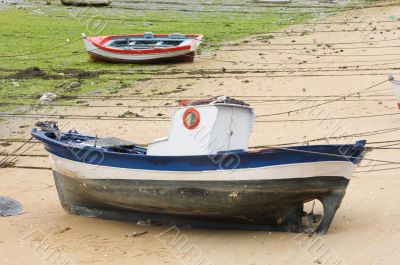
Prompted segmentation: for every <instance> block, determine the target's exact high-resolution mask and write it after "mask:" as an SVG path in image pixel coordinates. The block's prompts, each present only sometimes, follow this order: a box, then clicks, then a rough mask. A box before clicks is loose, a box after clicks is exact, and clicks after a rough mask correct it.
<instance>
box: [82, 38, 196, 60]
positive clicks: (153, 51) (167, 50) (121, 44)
mask: <svg viewBox="0 0 400 265" xmlns="http://www.w3.org/2000/svg"><path fill="white" fill-rule="evenodd" d="M82 37H83V41H84V42H85V46H86V50H87V52H88V53H89V54H90V57H91V58H92V59H93V60H95V61H98V60H101V61H110V62H117V63H151V62H172V61H173V62H175V61H184V62H193V60H194V56H195V51H196V50H197V49H198V47H199V45H200V44H201V42H202V40H203V35H199V34H179V33H173V34H169V35H168V34H153V33H151V32H146V33H144V34H132V35H114V36H97V37H87V36H86V35H85V34H84V33H83V34H82Z"/></svg>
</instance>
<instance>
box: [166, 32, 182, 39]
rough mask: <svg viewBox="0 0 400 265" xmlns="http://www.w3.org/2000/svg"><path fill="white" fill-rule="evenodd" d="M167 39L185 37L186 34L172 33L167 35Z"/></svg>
mask: <svg viewBox="0 0 400 265" xmlns="http://www.w3.org/2000/svg"><path fill="white" fill-rule="evenodd" d="M168 38H169V39H186V36H185V35H184V34H180V33H172V34H169V35H168Z"/></svg>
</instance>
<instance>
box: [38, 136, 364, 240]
mask: <svg viewBox="0 0 400 265" xmlns="http://www.w3.org/2000/svg"><path fill="white" fill-rule="evenodd" d="M32 134H33V136H34V137H36V138H37V139H39V140H40V141H42V142H43V143H44V146H45V148H46V150H47V151H48V152H49V154H50V158H51V162H52V168H53V174H54V179H55V182H56V186H57V190H58V194H59V197H60V200H61V203H62V205H63V207H64V209H66V210H67V212H70V213H73V214H80V215H86V216H96V217H100V218H110V219H122V220H144V219H151V220H152V221H154V222H156V223H168V224H170V223H174V224H179V225H183V224H186V225H192V226H200V227H214V228H236V227H238V228H246V229H267V230H279V231H292V232H300V231H301V230H302V225H301V221H302V220H301V219H302V217H303V204H304V203H305V202H308V201H310V200H314V199H318V200H320V201H321V202H322V204H323V206H324V217H323V219H322V221H321V223H320V225H319V227H318V228H317V232H319V233H325V232H326V231H327V230H328V228H329V225H330V223H331V222H332V220H333V217H334V214H335V212H336V210H337V208H339V206H340V203H341V201H342V198H343V196H344V194H345V192H346V188H347V185H348V183H349V179H350V176H351V174H352V172H353V170H354V168H355V166H356V164H357V163H358V162H359V161H360V160H361V159H362V156H363V154H364V145H365V142H360V143H358V144H355V145H344V146H335V145H321V146H303V147H292V148H293V149H294V150H300V151H295V152H293V151H288V150H277V149H267V150H262V151H258V152H237V153H224V154H219V155H215V156H213V157H211V156H182V157H179V156H178V157H165V156H159V157H157V156H147V155H143V154H121V153H116V152H111V151H107V150H101V151H100V150H99V149H100V148H98V147H89V146H84V147H82V146H80V145H77V144H71V143H70V142H68V141H65V142H62V141H59V140H56V139H54V137H53V138H52V137H51V135H50V134H49V133H47V132H43V131H36V130H34V131H33V132H32ZM76 137H78V136H76ZM79 137H83V136H79ZM307 150H308V151H309V152H303V151H307ZM320 153H326V154H331V155H326V156H323V155H322V156H321V155H320ZM341 154H343V155H341ZM346 157H350V158H346ZM228 158H232V159H230V161H232V160H233V162H232V163H230V164H229V165H227V166H222V164H221V162H220V163H218V161H222V160H226V159H228Z"/></svg>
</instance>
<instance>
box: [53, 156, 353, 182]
mask: <svg viewBox="0 0 400 265" xmlns="http://www.w3.org/2000/svg"><path fill="white" fill-rule="evenodd" d="M50 159H51V162H52V166H53V170H55V171H57V172H59V173H61V174H63V175H66V176H69V177H75V178H84V179H115V180H116V179H125V180H160V181H161V180H168V181H245V180H276V179H296V178H312V177H325V176H326V177H329V176H331V177H344V178H347V179H349V178H350V176H351V174H352V172H353V170H354V168H355V167H356V166H355V165H354V164H353V163H351V162H347V161H326V162H312V163H297V164H284V165H277V166H267V167H259V168H250V169H247V168H246V169H244V168H242V169H234V170H213V171H160V170H142V169H128V168H117V167H109V166H96V165H91V164H85V163H81V162H76V161H73V160H69V159H65V158H61V157H59V156H56V155H54V154H50Z"/></svg>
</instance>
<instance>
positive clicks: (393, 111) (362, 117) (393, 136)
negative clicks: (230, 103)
mask: <svg viewBox="0 0 400 265" xmlns="http://www.w3.org/2000/svg"><path fill="white" fill-rule="evenodd" d="M399 18H400V6H388V7H376V8H366V9H361V10H356V11H346V12H339V13H338V14H336V15H334V16H330V17H327V18H324V19H318V20H314V21H312V22H310V23H309V24H302V25H295V26H290V27H288V28H285V29H283V30H279V32H275V33H271V34H266V35H257V36H251V37H248V38H245V39H241V40H238V41H232V42H228V43H225V44H224V45H221V46H220V47H219V48H218V49H217V50H213V51H205V52H203V53H202V54H201V55H199V56H198V57H197V58H196V59H195V62H194V63H191V64H175V65H172V66H166V67H165V68H164V69H162V70H160V69H159V68H158V70H157V71H161V72H160V73H158V74H157V73H156V74H154V75H152V77H151V78H150V79H149V80H145V81H140V82H137V83H136V84H135V86H134V87H128V88H125V89H122V90H119V91H118V92H117V94H113V95H112V96H111V97H108V98H98V99H95V98H94V99H93V98H90V99H89V98H85V97H82V99H81V100H83V101H86V102H85V103H86V104H89V105H91V106H100V107H85V106H71V107H65V106H58V107H57V106H54V107H43V108H41V109H39V110H36V112H37V113H39V114H49V113H52V114H54V115H63V116H65V117H64V119H57V118H52V120H58V121H59V123H60V127H61V128H62V129H65V130H67V129H76V130H78V131H79V132H82V133H89V134H98V135H102V136H115V137H119V138H123V139H127V140H131V141H133V142H136V143H140V144H146V143H149V142H151V141H152V140H153V139H155V138H159V137H163V136H165V135H167V132H168V127H169V117H170V116H171V114H172V111H173V106H175V105H176V104H177V103H176V99H185V98H202V97H209V96H216V95H227V96H231V97H237V98H238V99H241V100H244V101H246V102H248V103H249V104H251V105H252V106H253V107H254V109H255V112H256V115H257V118H256V123H255V127H254V128H253V134H252V137H251V141H250V146H252V147H256V146H262V145H280V144H286V143H298V144H304V143H306V142H307V141H310V140H313V139H324V138H325V139H324V140H320V141H312V142H311V143H312V144H318V143H326V142H329V143H354V142H356V141H357V140H361V139H365V140H367V141H368V142H370V143H371V144H370V145H371V146H375V147H376V146H383V144H380V143H379V142H382V141H389V140H398V139H399V136H400V132H399V130H398V126H399V116H398V115H397V114H399V113H400V112H399V110H398V108H397V102H396V100H395V99H394V96H393V93H392V91H391V89H390V83H389V82H384V83H383V84H381V85H377V86H376V87H373V88H370V89H367V88H369V87H371V86H373V85H375V84H378V83H380V82H383V81H385V80H387V79H388V75H389V74H393V75H394V76H397V77H398V78H400V70H399V68H398V66H399V63H400V57H399V48H398V47H399V45H400V31H399V27H398V26H399ZM271 36H273V37H271ZM149 70H151V67H149ZM137 91H140V92H141V93H142V95H153V96H152V97H142V98H141V97H140V96H137V94H135V93H136V92H137ZM358 92H359V93H358ZM157 94H158V95H157ZM344 95H350V96H348V97H346V98H345V99H340V97H342V96H344ZM94 96H96V94H94ZM338 98H339V99H340V100H338ZM323 102H325V103H327V104H324V105H321V106H320V107H313V108H308V109H307V107H309V106H312V105H315V104H320V103H323ZM300 108H306V110H304V111H294V112H290V111H291V110H297V109H300ZM126 111H130V112H132V113H133V114H135V113H136V114H139V115H141V116H143V117H159V119H160V120H159V121H148V120H145V119H143V120H129V119H123V118H120V119H118V118H109V119H101V118H100V119H96V118H90V117H91V116H93V117H95V116H107V117H118V116H119V115H122V114H124V113H125V112H126ZM31 112H32V111H31ZM280 112H282V114H280V115H273V116H269V114H272V113H280ZM69 115H84V116H85V115H86V116H87V117H89V118H85V119H72V118H69V117H70V116H69ZM263 115H264V116H263ZM47 119H48V118H47ZM37 120H44V119H26V118H13V119H10V120H8V121H7V122H6V123H2V124H1V127H2V130H1V131H2V132H1V137H2V138H15V139H28V138H29V137H30V130H31V128H32V127H33V126H34V123H35V122H36V121H37ZM396 128H397V129H396ZM357 134H360V135H357ZM350 135H354V136H352V137H350ZM340 136H345V137H343V138H340ZM18 145H21V142H19V143H12V144H11V145H10V146H3V147H1V150H2V152H6V153H7V152H8V153H9V152H12V150H14V149H15V148H16V147H17V146H18ZM29 145H31V144H29ZM395 147H396V146H395ZM25 155H43V156H21V157H18V159H17V160H16V165H17V166H35V167H50V162H49V159H48V158H47V157H46V156H45V155H46V153H45V151H44V149H43V147H42V145H41V144H34V145H33V147H32V148H31V149H30V150H29V151H27V152H26V153H25ZM367 158H370V159H377V160H385V161H386V160H388V161H399V160H400V158H399V156H398V150H396V149H374V150H372V151H371V152H369V153H368V155H367ZM381 164H382V163H379V162H366V161H365V162H363V163H362V164H361V165H360V167H359V168H358V169H357V171H356V172H355V173H354V175H353V177H352V179H351V181H350V185H349V187H348V189H347V193H346V196H345V198H344V200H343V202H342V205H341V207H340V209H339V210H338V212H337V214H336V216H335V219H334V221H333V223H332V225H331V227H330V230H329V231H328V234H326V235H323V236H317V235H313V236H309V235H306V234H295V233H277V232H265V231H259V232H258V231H251V232H250V231H233V230H228V231H221V230H207V229H190V228H175V227H168V226H153V225H146V224H137V223H135V222H119V221H109V220H100V219H95V218H87V217H80V216H74V215H68V214H66V213H65V212H64V210H63V209H62V208H61V205H60V203H59V199H58V196H57V191H56V188H55V185H54V180H53V177H52V173H51V171H50V170H46V169H27V168H1V169H0V180H1V185H0V194H1V195H3V196H9V197H11V198H14V199H16V200H18V201H19V202H21V203H22V204H23V207H24V212H23V213H22V214H21V215H18V216H13V217H7V218H0V235H1V237H0V264H4V265H9V264H10V265H11V264H21V265H22V264H95V265H102V264H118V265H121V264H146V265H153V264H154V265H155V264H187V265H189V264H199V265H200V264H201V265H202V264H241V265H242V264H247V265H264V264H265V265H266V264H398V263H399V261H400V251H399V246H400V224H399V219H400V207H399V206H398V204H399V203H400V193H399V191H398V189H399V187H400V169H394V170H386V169H388V168H390V167H396V165H392V166H390V165H381ZM382 169H385V170H382ZM144 232H146V233H144ZM135 233H136V234H135Z"/></svg>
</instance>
